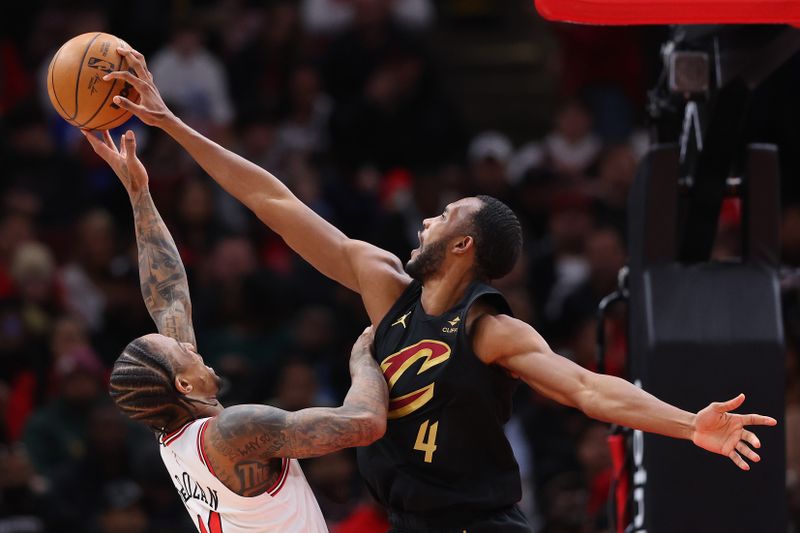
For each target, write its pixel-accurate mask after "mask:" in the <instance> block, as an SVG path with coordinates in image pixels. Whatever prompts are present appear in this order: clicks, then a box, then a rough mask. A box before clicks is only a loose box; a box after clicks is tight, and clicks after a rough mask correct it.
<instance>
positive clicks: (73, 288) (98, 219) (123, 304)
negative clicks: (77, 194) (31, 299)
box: [62, 209, 137, 333]
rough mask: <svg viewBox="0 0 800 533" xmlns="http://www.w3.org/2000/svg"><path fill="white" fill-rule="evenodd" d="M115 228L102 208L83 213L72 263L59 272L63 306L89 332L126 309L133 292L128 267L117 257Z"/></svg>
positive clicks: (109, 216) (97, 328)
mask: <svg viewBox="0 0 800 533" xmlns="http://www.w3.org/2000/svg"><path fill="white" fill-rule="evenodd" d="M116 238H117V236H116V228H115V226H114V220H113V219H112V218H111V215H110V214H109V213H108V212H106V211H105V210H102V209H95V210H93V211H90V212H88V213H86V214H85V215H84V216H83V217H82V218H81V220H80V222H79V223H78V226H77V236H76V242H75V244H74V248H73V254H74V255H73V257H72V261H71V262H70V263H69V264H68V265H66V266H65V267H64V269H63V270H62V278H63V280H64V287H65V290H66V300H67V307H68V308H69V310H70V311H72V312H74V313H76V314H77V315H78V316H80V317H81V318H82V319H83V320H84V321H85V322H86V324H87V325H88V326H89V329H90V330H91V331H92V332H95V333H97V332H100V331H101V330H102V329H103V328H104V326H105V325H106V321H107V319H108V317H109V315H113V314H114V313H117V312H119V313H122V314H125V315H126V316H127V313H126V311H125V310H127V309H130V307H131V306H132V304H133V303H134V302H135V301H136V296H137V295H136V291H135V290H134V289H133V288H131V286H130V283H129V280H126V279H125V277H126V276H128V275H130V274H131V272H130V270H131V269H130V265H129V264H128V263H127V261H126V259H125V258H123V257H119V256H117V253H116V252H117V243H116Z"/></svg>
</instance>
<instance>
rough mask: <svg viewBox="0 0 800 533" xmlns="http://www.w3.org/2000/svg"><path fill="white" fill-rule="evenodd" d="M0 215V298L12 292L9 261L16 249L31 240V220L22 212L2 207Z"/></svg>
mask: <svg viewBox="0 0 800 533" xmlns="http://www.w3.org/2000/svg"><path fill="white" fill-rule="evenodd" d="M4 211H5V213H4V214H3V215H0V298H8V297H9V296H11V295H12V293H13V290H14V289H13V283H14V282H13V280H12V279H11V262H12V260H13V258H14V255H15V254H16V253H17V249H18V248H19V247H20V246H21V245H22V244H24V243H26V242H29V241H32V240H33V236H34V228H33V221H32V220H31V217H30V216H29V215H27V214H24V213H19V212H15V211H12V210H6V209H4Z"/></svg>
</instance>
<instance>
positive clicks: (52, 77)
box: [50, 48, 69, 115]
mask: <svg viewBox="0 0 800 533" xmlns="http://www.w3.org/2000/svg"><path fill="white" fill-rule="evenodd" d="M60 54H61V48H59V49H58V52H56V56H55V57H54V58H53V62H52V63H51V64H50V87H51V88H52V89H53V96H54V97H55V98H56V103H57V104H58V107H60V108H61V111H63V112H64V114H65V115H69V113H67V110H66V109H64V105H63V104H62V103H61V99H60V98H59V97H58V93H57V92H56V79H55V70H56V61H57V60H58V56H59V55H60Z"/></svg>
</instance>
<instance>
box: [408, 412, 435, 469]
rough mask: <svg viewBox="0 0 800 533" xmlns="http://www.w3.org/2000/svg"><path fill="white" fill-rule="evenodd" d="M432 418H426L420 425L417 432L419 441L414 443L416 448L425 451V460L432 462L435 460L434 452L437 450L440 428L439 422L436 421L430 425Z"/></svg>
mask: <svg viewBox="0 0 800 533" xmlns="http://www.w3.org/2000/svg"><path fill="white" fill-rule="evenodd" d="M429 422H430V420H426V421H425V422H423V423H422V425H420V426H419V432H418V433H417V441H416V442H415V443H414V449H415V450H419V451H421V452H425V462H426V463H430V462H432V461H433V452H435V451H436V430H437V429H439V422H434V423H433V424H431V425H430V427H429V426H428V423H429Z"/></svg>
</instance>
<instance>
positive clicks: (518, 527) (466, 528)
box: [389, 505, 533, 533]
mask: <svg viewBox="0 0 800 533" xmlns="http://www.w3.org/2000/svg"><path fill="white" fill-rule="evenodd" d="M456 520H457V519H456ZM456 520H454V521H453V523H450V524H448V525H446V526H444V527H443V526H442V525H441V524H433V523H431V522H430V521H428V520H425V519H424V518H420V517H416V516H414V515H408V514H403V515H400V514H396V513H391V512H390V513H389V522H390V523H391V525H392V527H391V529H390V530H389V533H464V532H466V533H495V532H497V533H531V531H533V528H532V527H531V525H530V524H529V523H528V520H527V519H526V518H525V515H523V514H522V511H520V510H519V507H517V506H516V505H514V506H513V507H509V508H508V509H504V510H502V511H496V512H493V513H490V514H487V515H486V516H482V517H480V518H476V519H473V520H470V521H468V522H466V523H463V524H459V523H457V521H456ZM437 522H438V521H437Z"/></svg>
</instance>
